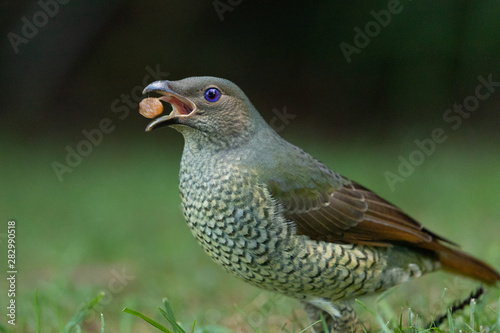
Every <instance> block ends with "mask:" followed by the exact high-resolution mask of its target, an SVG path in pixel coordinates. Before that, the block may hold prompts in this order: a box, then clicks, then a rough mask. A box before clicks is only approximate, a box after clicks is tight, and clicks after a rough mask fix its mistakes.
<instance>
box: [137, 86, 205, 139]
mask: <svg viewBox="0 0 500 333" xmlns="http://www.w3.org/2000/svg"><path fill="white" fill-rule="evenodd" d="M169 83H170V81H167V80H165V81H155V82H153V83H151V84H149V85H148V86H147V87H146V88H144V90H143V92H142V93H143V94H145V93H149V92H156V93H158V94H160V95H163V96H161V97H159V98H158V99H160V100H162V101H165V102H167V103H169V104H171V105H172V112H170V114H169V115H167V116H163V117H159V118H156V119H155V120H153V121H152V122H151V123H149V125H148V126H147V127H146V132H149V131H152V130H154V129H156V128H160V127H165V126H169V125H174V124H180V123H181V122H180V121H179V120H180V119H181V118H184V117H189V115H190V114H191V113H193V111H194V110H195V109H196V105H195V104H194V103H193V102H191V101H190V100H189V99H187V98H186V97H184V96H181V95H179V94H178V93H176V92H175V91H173V90H172V89H171V88H170V86H169Z"/></svg>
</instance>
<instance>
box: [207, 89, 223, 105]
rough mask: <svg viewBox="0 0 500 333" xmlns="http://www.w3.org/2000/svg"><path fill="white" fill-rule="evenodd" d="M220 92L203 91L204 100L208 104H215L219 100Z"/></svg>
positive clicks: (212, 90) (213, 90)
mask: <svg viewBox="0 0 500 333" xmlns="http://www.w3.org/2000/svg"><path fill="white" fill-rule="evenodd" d="M220 95H221V94H220V91H219V89H217V88H208V89H207V90H205V99H206V100H207V101H208V102H210V103H215V102H217V101H218V100H219V99H220Z"/></svg>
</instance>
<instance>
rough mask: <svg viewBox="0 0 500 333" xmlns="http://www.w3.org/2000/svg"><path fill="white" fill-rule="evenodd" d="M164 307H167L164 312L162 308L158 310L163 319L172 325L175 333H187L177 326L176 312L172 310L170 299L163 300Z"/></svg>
mask: <svg viewBox="0 0 500 333" xmlns="http://www.w3.org/2000/svg"><path fill="white" fill-rule="evenodd" d="M163 306H164V307H165V310H163V309H162V308H158V310H160V312H161V314H162V315H163V317H165V319H167V320H168V322H169V323H170V325H172V329H173V330H174V333H186V332H185V331H184V329H183V328H182V327H181V326H179V324H177V320H176V319H175V316H174V311H173V310H172V307H171V306H170V303H168V299H166V298H164V299H163Z"/></svg>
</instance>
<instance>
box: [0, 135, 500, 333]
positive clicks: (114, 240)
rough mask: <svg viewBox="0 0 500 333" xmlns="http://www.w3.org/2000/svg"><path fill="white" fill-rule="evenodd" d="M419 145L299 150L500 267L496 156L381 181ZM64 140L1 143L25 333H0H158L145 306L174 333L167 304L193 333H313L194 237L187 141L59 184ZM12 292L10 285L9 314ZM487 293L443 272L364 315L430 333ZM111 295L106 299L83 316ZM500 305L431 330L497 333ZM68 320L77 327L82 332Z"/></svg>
mask: <svg viewBox="0 0 500 333" xmlns="http://www.w3.org/2000/svg"><path fill="white" fill-rule="evenodd" d="M295 142H296V143H299V141H297V140H296V141H295ZM410 143H411V141H410ZM410 143H409V144H407V145H405V144H404V143H401V144H398V145H392V146H375V147H373V146H371V147H368V146H366V145H365V146H364V145H362V144H345V143H343V144H337V145H335V147H334V148H327V146H326V145H323V146H321V145H319V146H318V145H317V143H316V144H315V143H313V142H312V141H311V142H308V141H306V142H302V143H301V144H300V145H301V146H302V147H303V148H305V149H306V150H308V151H310V152H311V153H312V154H313V155H314V156H316V157H317V158H318V159H320V160H321V161H323V162H324V163H325V164H327V165H328V166H330V167H332V168H333V169H334V170H336V171H338V172H340V173H342V174H344V175H345V176H348V177H350V178H352V179H355V180H357V181H358V182H360V183H362V184H363V185H365V186H367V187H368V188H371V189H372V190H375V191H376V192H378V193H380V194H381V195H382V196H383V197H385V198H386V199H388V200H389V201H391V202H394V203H396V204H397V205H398V206H400V207H402V208H403V209H404V210H406V211H408V212H409V213H410V215H412V216H414V217H415V218H417V219H418V220H420V221H421V222H422V223H423V224H424V225H425V226H426V227H428V228H430V229H431V230H433V231H435V232H437V233H439V234H442V235H444V236H446V237H447V238H450V239H452V240H454V241H456V242H458V243H460V244H461V245H462V247H463V248H464V250H466V251H467V252H469V253H471V254H473V255H475V256H478V257H480V258H481V259H483V260H485V261H487V262H489V263H490V264H492V265H493V266H494V267H496V268H500V242H499V241H498V235H499V234H500V233H499V231H500V228H499V224H498V223H499V221H498V220H499V219H500V205H499V204H498V202H499V199H500V195H499V189H500V169H499V168H498V166H499V165H500V155H499V154H498V147H497V146H496V145H494V144H491V145H488V144H487V143H483V142H481V144H478V143H475V144H460V145H458V144H457V143H453V142H451V141H450V142H448V143H445V144H443V145H442V146H440V147H438V149H437V150H436V153H435V154H434V155H432V156H430V157H429V158H428V159H427V160H426V161H425V163H424V164H423V165H422V166H420V167H418V168H417V169H416V170H415V172H414V173H413V174H412V175H411V176H410V177H408V179H407V180H406V181H405V182H404V183H401V184H398V185H397V187H396V191H394V192H392V191H391V190H390V189H389V187H388V186H387V184H386V182H385V179H384V177H383V174H384V172H385V171H386V170H394V169H395V168H397V156H398V155H399V154H403V155H404V154H405V153H408V152H410V151H411V149H413V146H411V144H410ZM66 144H71V142H56V143H54V142H52V143H51V142H43V141H41V142H37V143H36V144H34V145H31V146H30V145H22V144H16V143H14V142H6V141H5V140H4V141H2V143H1V144H0V148H1V150H2V152H5V154H4V156H5V157H6V158H5V159H4V161H3V162H2V163H3V164H2V168H3V169H2V171H4V172H3V173H2V178H1V179H0V180H1V183H0V186H1V187H0V188H1V189H2V198H1V201H0V214H1V216H0V217H1V219H0V221H2V222H1V223H2V224H1V225H0V242H3V241H4V239H5V238H2V234H3V236H4V235H5V233H6V230H7V227H6V223H7V221H8V220H11V219H13V220H15V221H16V223H17V233H16V250H17V252H16V255H17V258H16V259H17V266H18V267H17V268H18V275H17V294H16V304H17V308H16V310H17V321H16V327H15V328H14V329H13V327H12V326H11V325H8V324H7V323H6V320H5V318H6V317H5V315H2V317H0V332H2V331H3V332H56V331H59V332H60V331H65V329H66V328H67V330H66V331H68V332H69V331H71V332H98V331H100V330H101V331H105V332H124V333H127V332H159V331H158V329H156V328H155V327H153V326H151V325H150V324H148V323H147V322H145V321H143V320H141V319H139V318H137V317H135V316H132V315H130V314H127V313H124V312H122V310H123V308H130V309H134V310H135V311H137V312H138V313H141V314H143V315H144V316H146V317H148V318H152V319H153V320H155V321H156V322H159V323H162V322H163V324H162V325H163V326H164V327H167V326H168V324H169V321H168V320H167V318H166V317H165V316H164V315H162V313H161V312H160V311H158V310H157V307H158V305H160V304H161V300H162V299H163V298H164V297H168V299H169V304H171V305H172V307H173V308H174V309H175V319H176V321H178V322H179V323H180V325H181V326H182V327H183V329H184V330H185V331H186V332H191V331H192V327H193V323H194V322H195V321H196V325H195V326H194V331H195V332H224V329H225V330H226V331H236V330H237V328H242V329H245V330H246V331H247V332H301V330H302V329H303V328H305V327H307V326H308V325H309V323H308V322H307V319H306V317H305V315H304V313H303V311H302V310H301V307H300V304H299V303H298V302H297V301H294V300H290V299H288V298H285V297H282V296H279V295H274V294H272V293H267V292H261V291H260V290H258V289H257V288H254V287H251V286H248V285H246V284H245V283H244V282H241V281H239V280H236V279H234V278H232V277H231V276H229V275H227V274H226V273H224V272H223V271H222V270H221V269H220V268H219V267H217V266H216V265H215V264H214V263H212V262H211V261H210V259H209V258H208V256H206V255H205V254H204V253H203V251H202V250H201V248H200V247H199V245H198V244H197V243H196V241H195V240H194V238H193V237H192V236H191V234H190V232H189V230H188V228H187V226H186V224H185V222H184V220H183V217H182V213H181V210H180V199H179V197H178V193H177V178H178V168H179V166H178V165H179V160H180V155H181V152H182V148H181V147H182V140H181V139H180V136H179V135H178V134H176V133H173V132H172V131H171V132H170V133H168V132H163V133H160V134H158V135H156V136H146V137H145V138H144V140H143V141H141V143H140V144H139V143H137V142H133V141H131V140H130V141H126V140H125V142H119V141H117V140H115V141H105V142H104V143H103V144H102V145H101V146H99V147H95V148H94V151H93V152H92V154H91V155H90V156H88V157H86V158H84V160H83V162H82V164H81V165H80V166H78V167H77V168H75V170H74V171H73V172H72V173H70V174H66V175H65V176H64V181H63V182H62V183H61V182H59V181H58V180H57V178H56V176H55V174H54V172H53V170H52V169H51V166H50V165H51V162H52V161H54V160H58V161H62V160H63V159H64V156H65V152H64V147H65V145H66ZM2 248H3V250H2V251H1V253H6V251H5V247H4V246H2ZM0 255H3V254H0ZM1 262H2V265H5V263H3V262H5V260H3V259H2V260H1ZM0 267H1V268H2V270H3V271H4V272H5V271H6V270H7V269H6V268H5V267H4V266H0ZM6 287H7V284H6V281H5V279H1V280H0V293H1V295H2V296H1V297H0V308H2V309H5V307H6V306H7V301H8V300H7V298H6V297H5V296H4V295H5V290H7V288H6ZM475 287H477V283H476V282H473V281H470V280H468V279H464V278H460V277H455V276H453V275H450V274H446V273H434V274H430V275H428V276H426V277H423V278H421V279H418V280H416V281H413V282H410V283H408V284H406V285H404V286H400V287H398V288H395V289H394V290H391V291H390V292H388V293H385V294H384V295H383V297H382V298H377V296H375V297H369V298H363V299H362V300H361V301H362V302H363V303H362V304H363V305H362V304H357V307H358V309H359V315H360V317H361V318H362V320H363V321H364V322H367V323H368V324H369V325H370V331H373V332H378V331H380V330H381V329H380V326H381V324H382V323H383V324H387V323H388V324H387V329H388V330H389V331H396V332H410V331H411V330H410V327H415V326H416V327H419V329H418V330H417V331H425V327H422V325H423V324H424V323H426V322H428V321H430V320H431V319H432V318H433V316H435V315H437V314H440V313H442V312H443V311H444V312H445V311H446V308H447V307H448V306H449V305H451V304H452V303H453V302H454V301H455V300H457V299H461V298H464V297H466V296H467V295H468V294H469V293H470V291H471V290H473V289H474V288H475ZM445 288H446V291H445V292H444V290H445ZM35 290H37V293H35ZM100 292H104V294H103V296H102V298H101V299H100V300H99V302H97V303H96V304H93V306H92V307H91V308H89V307H85V306H86V305H88V304H89V300H94V299H95V297H96V295H98V294H99V293H100ZM34 295H36V296H34ZM499 302H500V292H499V290H498V288H497V289H494V288H490V289H489V290H487V294H486V295H485V296H484V297H483V298H482V299H480V300H479V301H478V303H477V304H476V305H475V306H474V309H473V310H472V313H471V309H470V308H466V309H465V310H464V311H460V312H459V313H456V314H453V315H451V320H450V321H445V323H444V324H443V325H442V326H441V327H440V328H439V329H433V330H434V331H438V332H439V331H441V330H443V331H454V332H458V331H459V330H463V331H471V330H470V329H468V326H473V327H474V330H475V331H479V327H480V325H483V328H486V327H489V328H490V329H491V330H490V332H491V331H497V332H498V331H499V323H500V319H499V318H500V315H499ZM82 309H85V310H84V312H81V311H83V310H82ZM162 309H165V306H162ZM409 309H411V311H410V310H409ZM165 311H166V310H165ZM101 313H102V314H103V319H102V317H101ZM75 314H79V315H80V317H78V318H77V319H78V320H75V318H76V317H75ZM82 315H84V316H83V317H82ZM72 318H73V319H72ZM70 323H72V324H75V325H73V326H74V328H73V329H72V330H71V327H69V326H68V325H70ZM103 323H105V326H104V328H103ZM472 323H473V325H472ZM217 330H219V331H217Z"/></svg>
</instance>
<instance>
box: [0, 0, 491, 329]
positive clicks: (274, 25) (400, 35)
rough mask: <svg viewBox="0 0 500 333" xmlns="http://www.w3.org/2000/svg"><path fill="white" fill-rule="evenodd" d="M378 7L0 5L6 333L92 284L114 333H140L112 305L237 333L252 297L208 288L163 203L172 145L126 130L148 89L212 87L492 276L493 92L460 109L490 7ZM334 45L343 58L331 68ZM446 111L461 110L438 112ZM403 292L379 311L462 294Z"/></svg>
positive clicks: (62, 318) (188, 242) (268, 318)
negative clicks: (175, 83)
mask: <svg viewBox="0 0 500 333" xmlns="http://www.w3.org/2000/svg"><path fill="white" fill-rule="evenodd" d="M391 3H392V4H393V5H394V4H395V3H396V2H394V1H390V2H389V3H388V2H387V1H358V2H356V3H335V2H333V1H319V2H315V3H312V4H309V3H305V2H303V1H287V2H285V1H273V2H269V1H244V0H239V1H237V0H232V1H229V0H220V1H218V0H217V1H193V0H185V1H142V2H132V1H118V0H114V1H106V2H104V1H103V2H84V1H76V0H73V1H62V0H60V2H56V1H55V0H41V1H38V2H36V1H15V2H14V1H0V31H2V36H3V39H2V44H1V52H2V53H1V62H0V74H1V76H0V87H1V94H0V140H1V141H0V149H1V150H0V151H1V156H2V160H1V164H0V165H1V170H2V172H1V175H0V189H1V191H0V196H1V197H0V198H1V200H0V244H2V246H1V248H2V253H3V254H0V262H1V263H2V264H1V265H0V267H2V272H5V271H7V268H6V266H5V264H6V256H7V252H6V246H5V244H6V242H5V241H6V232H7V222H8V221H9V220H15V221H16V222H17V238H16V241H17V243H16V246H17V248H16V249H17V253H16V254H17V269H18V276H17V278H18V280H17V287H18V290H17V291H18V292H17V295H16V296H17V304H18V307H17V311H18V312H17V314H18V318H17V320H18V325H17V327H16V329H17V330H19V331H20V332H21V331H23V332H24V331H26V332H31V331H34V327H35V318H34V314H33V306H32V300H31V299H32V296H33V292H34V290H35V289H38V290H39V293H40V303H41V306H42V322H43V324H44V326H46V327H50V328H52V329H53V330H57V329H61V327H63V326H64V324H65V322H66V321H67V320H68V319H69V318H70V317H71V315H72V314H73V313H74V311H76V309H77V308H78V306H79V305H81V304H82V302H84V301H86V300H88V299H89V298H90V297H92V296H95V294H96V293H97V292H98V291H100V290H105V291H107V298H106V299H105V302H104V303H105V304H104V305H102V306H101V308H99V309H98V310H99V312H103V313H104V315H105V318H108V321H107V324H108V325H109V326H108V327H110V328H111V329H113V330H115V331H127V330H130V327H133V328H134V329H137V327H140V329H141V330H142V331H147V330H148V328H146V327H142V326H140V325H141V324H140V323H138V322H137V320H135V319H134V318H128V317H130V316H129V315H124V314H122V313H121V312H120V311H121V309H122V308H123V307H125V306H128V307H135V308H136V309H138V310H141V311H144V312H148V313H151V314H152V315H153V314H155V311H156V307H157V306H159V305H160V300H161V298H162V297H169V299H170V300H171V303H172V305H173V306H174V310H175V307H178V308H179V312H180V313H179V314H178V315H179V319H180V320H181V321H184V322H188V323H189V322H192V320H194V319H197V321H198V322H199V323H202V324H216V325H224V326H227V327H230V328H233V329H234V328H236V327H240V328H241V327H247V326H248V327H249V325H250V324H249V322H250V321H252V320H253V321H255V320H256V319H255V318H254V319H248V318H246V319H245V318H243V317H242V316H241V314H240V312H239V311H238V310H237V308H236V307H235V304H236V305H238V306H239V307H241V308H243V309H247V311H250V312H252V311H254V310H251V309H250V310H248V307H250V308H251V307H252V306H254V305H255V303H256V302H257V303H259V302H261V303H262V300H263V299H264V300H266V299H269V298H271V297H272V296H271V294H268V293H265V294H264V296H261V295H262V294H260V291H258V290H257V289H255V288H253V287H250V286H247V285H245V284H244V283H243V282H240V281H237V280H235V279H233V278H232V277H230V276H228V275H226V274H225V273H224V272H223V271H222V270H221V269H219V268H218V267H217V266H216V265H215V264H213V263H212V262H211V261H210V259H209V258H208V256H206V255H205V254H204V253H203V252H202V250H201V248H200V247H199V246H198V245H197V244H196V241H195V240H194V239H193V237H192V236H191V235H190V232H189V230H188V228H187V226H186V225H185V223H184V220H183V217H182V213H181V210H180V199H179V196H178V192H177V179H178V168H179V167H178V165H179V161H180V157H181V153H182V146H183V141H182V137H181V136H180V134H178V133H176V132H175V131H172V130H160V131H157V132H154V133H148V134H145V133H144V128H145V126H146V124H147V123H148V121H147V119H145V118H143V117H141V116H140V115H139V114H138V112H137V111H138V110H137V104H138V102H139V101H140V99H141V98H142V97H141V96H140V93H139V92H140V91H141V90H142V88H143V87H144V85H145V84H148V83H150V82H152V81H154V80H156V79H155V78H153V77H157V78H160V79H169V80H177V79H182V78H184V77H188V76H195V75H212V76H219V77H224V78H227V79H230V80H232V81H233V82H235V83H237V84H238V85H239V86H240V87H241V88H242V89H243V90H244V91H245V92H246V94H247V95H248V96H249V98H250V99H251V100H252V102H253V103H254V105H255V106H256V107H257V109H259V110H260V112H261V114H262V115H263V117H264V118H265V119H266V120H268V121H271V120H272V119H273V118H274V117H276V110H278V111H282V110H284V109H286V110H287V113H289V114H291V115H294V116H295V117H294V118H293V119H292V118H290V119H289V121H287V122H285V123H283V125H284V126H282V128H281V127H280V129H281V130H280V134H281V135H282V136H284V137H285V138H286V139H288V140H289V141H291V142H293V143H295V144H297V145H299V146H301V147H302V148H304V149H305V150H306V151H308V152H310V153H312V154H313V155H314V156H315V157H317V158H318V159H319V160H321V161H323V162H324V163H326V164H327V165H328V166H330V167H331V168H333V169H334V170H335V171H338V172H340V173H341V174H343V175H345V176H347V177H349V178H352V179H355V180H356V181H358V182H359V183H361V184H363V185H365V186H367V187H368V188H371V189H373V190H374V191H376V192H378V193H379V194H381V195H382V196H383V197H384V198H386V199H388V200H389V201H391V202H394V203H395V204H397V205H398V206H400V207H402V208H403V209H404V210H406V211H407V212H408V213H409V214H410V215H412V216H413V217H415V218H417V219H418V220H420V221H421V222H422V223H424V224H425V226H426V227H428V228H429V229H431V230H434V231H436V232H437V233H439V234H442V235H444V236H445V237H447V238H450V239H452V240H454V241H456V242H457V243H459V244H461V245H462V246H463V247H464V249H465V250H466V251H467V252H469V253H472V254H474V255H476V256H479V257H480V258H482V259H484V260H485V261H487V262H489V263H490V264H492V265H493V266H495V267H496V268H500V244H499V241H498V235H499V232H500V227H499V225H498V220H499V219H500V205H499V204H498V202H499V199H500V195H499V188H500V168H499V166H500V154H499V153H500V148H499V147H500V146H499V144H500V135H499V132H500V131H499V125H500V112H499V111H500V110H499V106H500V86H499V85H500V84H497V85H496V86H495V84H493V85H492V86H491V87H490V90H487V89H486V88H484V87H483V88H480V92H481V93H482V94H483V95H484V94H485V93H486V92H487V91H488V92H489V94H488V96H487V97H484V98H477V88H478V86H479V85H480V84H481V82H482V81H481V79H478V78H479V77H482V78H484V79H486V80H488V76H491V79H490V80H492V81H494V82H500V57H499V54H500V20H498V17H499V14H500V3H499V2H498V1H481V2H475V1H440V2H435V1H401V2H399V4H398V5H397V7H396V8H397V11H398V13H393V14H390V15H389V16H387V13H390V12H389V11H388V8H392V7H391V6H393V5H390V4H391ZM384 15H386V16H384ZM376 17H378V18H379V19H380V17H382V19H384V18H385V21H384V22H385V23H384V24H380V23H376V22H377V19H376ZM382 25H385V26H382ZM377 26H378V27H379V28H378V30H377V28H376V27H377ZM370 27H371V28H370ZM374 27H375V28H374ZM367 28H368V29H375V30H368V32H367V31H366V29H367ZM358 31H363V34H365V37H363V36H360V35H359V33H358ZM366 34H368V35H366ZM369 35H371V37H370V36H369ZM341 43H346V44H349V45H351V47H353V48H354V47H356V49H357V50H356V52H354V53H352V54H351V55H350V56H349V57H348V58H349V59H346V57H345V54H344V53H343V51H342V49H341V47H340V45H341ZM346 44H343V45H346ZM356 45H358V46H356ZM361 46H362V47H361ZM348 60H349V61H348ZM475 96H476V97H475ZM474 101H477V105H475V104H474V103H475V102H474ZM464 103H466V105H465V106H464V107H463V108H464V110H465V107H466V106H467V103H472V104H468V107H469V108H472V109H474V111H471V112H469V111H466V112H464V113H462V115H460V116H459V118H457V117H458V115H459V114H457V113H448V112H453V111H447V110H449V109H453V108H454V107H455V108H457V107H459V106H460V105H461V104H464ZM457 105H458V106H457ZM471 105H472V106H471ZM273 110H274V111H273ZM445 115H448V116H451V115H453V116H454V117H455V118H453V121H452V120H450V119H449V118H448V120H446V119H445V118H446V117H445V118H444V116H445ZM105 119H108V120H105ZM103 121H104V122H107V123H108V125H106V126H104V125H102V124H103ZM458 121H460V123H458ZM100 126H101V127H102V126H104V127H106V128H107V129H108V130H107V131H106V133H104V132H103V131H102V130H98V129H99V127H100ZM436 128H441V129H442V130H443V131H444V133H445V135H446V141H445V142H443V143H438V144H435V147H434V148H433V149H432V152H429V153H428V154H422V155H421V156H424V157H423V159H422V158H421V159H420V160H418V161H417V162H418V163H416V164H418V165H417V166H415V167H414V170H413V171H412V172H410V174H409V175H407V176H405V177H404V182H398V183H396V184H395V185H394V186H392V187H391V186H390V184H388V182H387V179H386V175H387V172H392V173H394V174H398V167H399V165H400V163H401V159H405V160H409V159H410V157H411V156H412V154H413V158H415V156H416V155H415V154H417V153H414V152H415V151H416V150H418V149H419V148H418V146H417V144H416V143H415V140H419V141H424V142H428V139H430V138H431V137H432V134H431V133H432V132H433V130H435V129H436ZM85 133H92V134H88V135H90V136H91V137H92V138H93V140H94V141H93V143H86V142H89V138H88V137H87V136H86V134H85ZM99 133H100V134H99ZM426 140H427V141H426ZM69 151H76V152H77V153H78V151H80V152H83V153H81V154H79V155H80V158H78V157H75V156H73V157H68V154H69V153H68V152H69ZM424 153H425V152H424ZM81 155H84V156H81ZM417 157H418V156H417ZM68 161H69V164H68ZM414 161H415V160H414ZM414 164H415V163H414ZM55 168H56V169H55ZM56 170H58V171H56ZM3 274H4V273H2V275H3ZM5 274H6V273H5ZM426 279H427V280H426ZM433 279H434V280H433ZM422 280H423V282H420V281H418V282H416V283H411V284H409V285H408V286H405V288H400V290H397V291H396V292H395V293H394V295H393V296H392V294H391V296H390V297H392V301H391V302H393V303H394V304H395V305H394V307H395V308H396V309H399V307H401V306H406V305H408V306H412V307H413V308H417V309H420V310H421V311H422V312H423V313H426V314H429V313H432V310H433V308H432V307H429V298H432V299H433V300H434V301H432V302H434V303H436V302H437V303H439V302H438V301H436V300H438V299H439V295H440V294H441V292H442V290H443V288H445V287H447V288H448V289H449V290H452V291H453V292H457V293H462V294H463V293H465V294H466V293H467V292H468V287H467V283H469V282H467V281H466V280H463V279H462V280H460V279H459V280H456V279H455V278H454V277H453V276H451V275H446V274H434V275H433V276H430V277H426V278H424V279H422ZM429 281H435V283H434V282H433V283H432V284H431V285H432V288H429V287H428V286H429ZM457 281H458V282H457ZM450 285H451V287H450ZM425 288H427V289H425ZM401 289H402V290H401ZM5 290H7V284H6V282H5V279H3V278H2V279H0V293H1V294H2V295H5ZM422 290H425V295H421V296H415V294H416V291H418V293H422V292H421V291H422ZM427 291H428V294H427ZM409 295H411V297H410V299H411V301H409V300H408V296H409ZM419 297H422V299H419ZM7 301H8V300H7V298H6V297H4V296H2V297H0V308H2V309H5V306H6V305H7ZM275 303H276V302H275ZM278 303H279V304H280V306H275V307H273V309H272V311H271V310H270V311H269V312H267V313H266V314H265V315H262V314H261V315H262V316H263V317H265V319H263V320H264V324H265V325H267V326H269V325H271V322H272V323H274V322H275V323H276V325H277V326H278V327H281V326H282V323H283V322H286V321H287V320H291V319H292V318H293V317H294V316H297V317H298V318H299V319H298V321H299V322H302V323H303V324H305V319H304V315H303V313H301V312H300V311H299V310H298V308H299V307H298V303H295V302H292V303H290V302H288V301H286V302H283V301H279V302H278ZM437 303H436V304H437ZM259 304H260V303H259ZM255 306H257V305H255ZM438 308H440V309H442V308H444V304H440V306H438ZM259 311H260V310H259ZM254 312H255V311H254ZM252 313H253V312H252ZM259 313H260V312H259ZM293 313H295V315H293ZM396 315H397V312H396ZM0 318H1V319H0V323H4V324H5V323H6V321H4V319H5V317H4V316H3V314H2V317H0ZM280 323H281V324H280ZM264 324H263V323H260V325H264ZM85 325H87V326H85V327H84V328H85V329H87V330H88V331H97V330H98V327H99V325H98V321H97V320H96V318H89V319H88V320H87V321H86V322H85ZM245 325H247V326H245ZM290 325H291V324H290ZM188 326H189V325H188Z"/></svg>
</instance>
